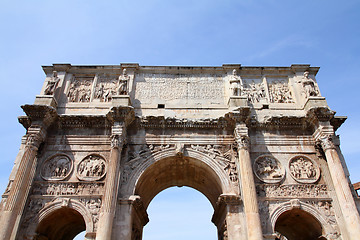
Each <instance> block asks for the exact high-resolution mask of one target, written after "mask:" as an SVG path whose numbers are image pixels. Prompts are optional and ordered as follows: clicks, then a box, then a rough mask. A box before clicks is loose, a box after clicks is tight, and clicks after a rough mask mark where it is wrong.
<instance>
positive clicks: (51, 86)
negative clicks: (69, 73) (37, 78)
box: [44, 71, 60, 95]
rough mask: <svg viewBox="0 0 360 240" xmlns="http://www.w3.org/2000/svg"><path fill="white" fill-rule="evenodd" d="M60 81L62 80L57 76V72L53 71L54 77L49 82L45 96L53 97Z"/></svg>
mask: <svg viewBox="0 0 360 240" xmlns="http://www.w3.org/2000/svg"><path fill="white" fill-rule="evenodd" d="M59 81H60V78H59V77H58V75H57V72H56V71H53V74H52V77H51V78H50V79H49V80H48V81H47V84H46V87H45V90H44V94H45V95H53V94H54V92H55V89H56V88H57V85H58V83H59Z"/></svg>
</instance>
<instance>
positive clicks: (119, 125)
mask: <svg viewBox="0 0 360 240" xmlns="http://www.w3.org/2000/svg"><path fill="white" fill-rule="evenodd" d="M110 138H111V148H118V149H122V147H123V145H124V144H125V142H126V127H125V124H124V123H123V122H114V124H113V126H112V129H111V136H110Z"/></svg>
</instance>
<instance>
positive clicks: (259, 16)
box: [0, 0, 360, 240]
mask: <svg viewBox="0 0 360 240" xmlns="http://www.w3.org/2000/svg"><path fill="white" fill-rule="evenodd" d="M359 12H360V1H354V0H347V1H341V2H340V1H333V0H311V1H310V0H303V1H285V0H258V1H255V0H244V1H242V0H237V1H235V0H222V1H214V0H207V1H206V0H196V1H195V0H194V1H190V0H182V1H178V0H153V1H145V0H144V1H136V0H132V1H130V0H129V1H127V0H126V1H125V0H122V1H101V2H100V1H93V0H87V1H83V0H75V1H74V0H72V1H67V0H62V1H48V0H47V1H45V0H44V1H39V0H33V1H18V0H0V33H1V37H0V81H1V86H2V91H1V94H0V101H1V102H2V104H1V106H0V112H1V113H2V114H1V126H0V146H1V151H2V157H1V159H0V164H1V166H2V167H1V169H0V192H3V191H4V189H5V187H6V184H7V179H8V177H9V174H10V171H11V168H12V165H13V162H14V159H15V156H16V154H17V152H18V147H19V145H20V138H21V136H22V135H23V134H24V133H25V131H24V129H23V127H22V126H21V125H20V124H18V122H17V116H20V115H23V113H22V110H21V108H20V105H22V104H26V103H33V101H34V99H35V95H36V94H38V93H39V92H40V89H41V86H42V83H43V81H44V74H43V72H42V69H41V66H42V65H51V64H52V63H71V64H73V65H76V64H83V65H86V64H92V65H95V64H119V63H121V62H137V63H139V64H140V65H195V66H196V65H200V66H201V65H209V66H220V65H222V64H224V63H240V64H242V65H244V66H290V65H291V64H293V63H305V64H311V65H312V66H320V67H321V68H320V71H319V73H318V75H317V81H318V83H319V86H320V90H321V93H322V95H323V96H325V97H326V99H327V101H328V104H329V106H330V107H331V108H332V109H333V110H335V111H337V115H346V116H348V117H349V118H348V120H347V121H346V122H345V124H344V125H343V126H342V127H341V128H340V129H339V130H338V134H340V135H341V147H342V151H343V153H344V156H345V159H346V161H347V164H348V167H349V171H350V174H351V179H352V181H353V182H358V181H360V173H359V172H360V163H359V160H358V156H359V155H360V141H359V140H358V136H360V126H359V124H358V119H360V114H359V110H358V107H359V103H360V101H359V89H360V82H359V74H358V72H357V71H358V70H359V69H360V44H359V43H360V26H359V25H360V14H359ZM170 195H171V194H170ZM155 199H156V198H155ZM204 199H205V198H204ZM205 201H206V199H205ZM150 218H151V216H150ZM150 239H151V238H147V240H150ZM172 239H175V238H172ZM179 239H184V238H179ZM207 239H209V238H207ZM214 239H215V236H214Z"/></svg>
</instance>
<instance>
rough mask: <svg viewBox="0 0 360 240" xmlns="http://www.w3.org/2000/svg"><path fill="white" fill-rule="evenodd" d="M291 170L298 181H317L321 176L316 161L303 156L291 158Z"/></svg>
mask: <svg viewBox="0 0 360 240" xmlns="http://www.w3.org/2000/svg"><path fill="white" fill-rule="evenodd" d="M289 170H290V174H291V176H292V177H293V178H294V179H295V180H296V181H298V182H306V183H312V182H316V181H317V180H318V179H319V176H320V170H319V168H318V167H317V165H316V163H315V162H313V161H311V160H310V159H307V158H306V157H302V156H299V157H295V158H293V159H291V160H290V162H289Z"/></svg>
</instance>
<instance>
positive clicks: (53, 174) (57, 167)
mask: <svg viewBox="0 0 360 240" xmlns="http://www.w3.org/2000/svg"><path fill="white" fill-rule="evenodd" d="M72 168H73V162H72V160H71V159H70V158H69V157H68V156H66V155H65V154H57V155H55V156H52V157H50V158H48V159H47V160H46V161H45V162H44V163H43V165H42V167H41V171H40V175H41V177H42V178H43V179H45V180H63V179H65V178H67V177H68V176H69V175H70V173H71V172H72Z"/></svg>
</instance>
